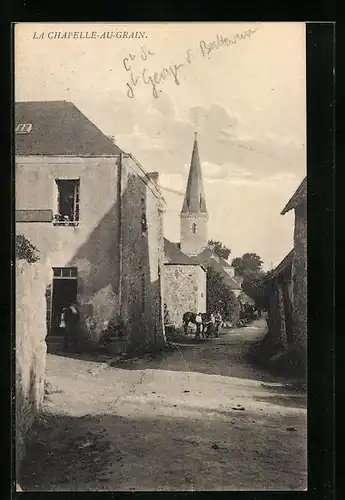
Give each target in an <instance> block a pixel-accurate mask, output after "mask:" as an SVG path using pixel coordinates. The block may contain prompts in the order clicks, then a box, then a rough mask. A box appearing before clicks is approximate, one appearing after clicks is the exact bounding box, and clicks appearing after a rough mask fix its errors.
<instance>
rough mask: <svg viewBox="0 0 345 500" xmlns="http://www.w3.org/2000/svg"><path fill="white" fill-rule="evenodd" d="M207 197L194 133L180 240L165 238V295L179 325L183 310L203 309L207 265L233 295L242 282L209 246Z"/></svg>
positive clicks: (174, 320)
mask: <svg viewBox="0 0 345 500" xmlns="http://www.w3.org/2000/svg"><path fill="white" fill-rule="evenodd" d="M208 221H209V216H208V212H207V207H206V197H205V192H204V187H203V179H202V171H201V165H200V158H199V150H198V142H197V137H196V134H195V139H194V146H193V152H192V159H191V164H190V169H189V174H188V181H187V187H186V192H185V196H184V200H183V205H182V210H181V213H180V242H179V243H173V242H170V241H169V240H165V246H164V248H165V264H164V274H165V280H164V282H165V284H164V297H165V299H164V300H165V303H166V307H167V310H168V312H169V315H170V319H171V323H172V324H173V325H174V326H181V324H182V316H183V313H184V312H187V311H191V312H195V313H197V312H206V306H207V296H206V290H207V272H206V271H207V268H208V267H212V268H213V269H214V270H215V271H216V272H218V273H219V274H220V275H221V276H222V277H223V279H224V283H225V284H226V285H227V286H228V287H229V288H230V289H231V290H232V291H233V292H234V294H235V295H236V296H238V295H239V294H240V293H241V283H240V282H239V281H237V280H236V279H235V278H234V269H233V267H232V266H231V265H230V264H229V263H228V262H227V261H226V260H224V259H222V258H221V257H219V256H218V255H217V254H216V253H215V252H214V250H213V249H212V248H210V247H209V246H208Z"/></svg>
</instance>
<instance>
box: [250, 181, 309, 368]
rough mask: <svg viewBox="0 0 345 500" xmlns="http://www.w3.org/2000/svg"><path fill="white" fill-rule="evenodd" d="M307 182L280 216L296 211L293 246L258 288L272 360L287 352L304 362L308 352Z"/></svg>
mask: <svg viewBox="0 0 345 500" xmlns="http://www.w3.org/2000/svg"><path fill="white" fill-rule="evenodd" d="M306 203H307V179H306V178H305V179H304V180H303V181H302V183H301V184H300V186H299V187H298V189H297V190H296V192H295V193H294V195H293V196H292V198H291V199H290V200H289V202H288V203H287V205H286V206H285V208H284V209H283V211H282V212H281V214H282V215H284V214H286V213H287V212H288V211H290V210H295V229H294V247H293V249H292V250H291V251H290V252H289V253H288V255H287V256H286V257H285V258H284V259H283V260H282V261H281V262H280V264H279V265H278V266H277V267H276V268H275V269H273V270H272V271H271V272H270V273H269V274H268V275H267V276H266V277H265V279H264V280H262V282H261V283H260V285H259V286H258V287H257V290H256V293H257V294H258V296H259V297H261V298H263V300H264V301H266V307H267V310H268V318H267V323H268V333H267V336H266V339H265V344H266V346H269V351H270V353H271V355H272V356H273V359H277V358H279V357H280V356H281V355H283V354H286V353H288V354H289V358H290V359H291V360H294V361H296V360H298V361H302V362H303V361H305V355H306V349H307V217H306V212H307V210H306Z"/></svg>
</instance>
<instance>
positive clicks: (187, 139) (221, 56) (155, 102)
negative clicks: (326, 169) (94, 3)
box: [15, 23, 306, 269]
mask: <svg viewBox="0 0 345 500" xmlns="http://www.w3.org/2000/svg"><path fill="white" fill-rule="evenodd" d="M69 33H70V34H69ZM92 33H93V34H92ZM68 37H69V38H68ZM129 37H131V38H129ZM235 42H236V43H235ZM305 53H306V52H305V24H304V23H132V24H125V25H124V24H104V23H99V24H90V23H84V24H72V23H69V24H62V23H56V24H44V23H39V24H37V23H20V24H17V25H16V28H15V100H16V101H46V100H67V101H71V102H73V103H74V104H75V105H76V106H77V107H78V108H79V109H80V110H81V111H82V112H83V113H84V114H85V115H86V116H87V117H88V118H89V119H90V120H91V121H93V123H94V124H95V125H97V127H99V128H100V129H101V130H102V132H104V133H105V134H106V135H110V136H113V137H114V138H115V142H116V144H117V145H118V146H119V147H120V148H121V149H122V150H124V151H125V152H128V153H131V154H133V155H134V156H135V157H136V159H137V160H138V161H139V162H140V163H141V165H142V166H143V167H144V168H145V170H146V171H148V172H153V171H157V172H159V184H160V186H161V188H162V193H163V195H164V198H165V201H166V211H165V215H164V232H165V236H166V237H167V238H169V239H171V240H172V241H179V235H180V221H179V213H180V211H181V208H182V202H183V193H184V191H185V188H186V183H187V176H188V168H189V164H190V160H191V154H192V148H193V141H194V133H195V132H197V134H198V135H197V136H198V145H199V155H200V160H201V167H202V172H203V178H204V189H205V193H206V201H207V208H208V212H209V238H211V239H216V240H221V241H222V242H223V243H224V244H225V245H226V246H227V247H228V248H230V249H231V255H230V258H229V260H231V259H232V258H235V257H238V256H241V255H243V254H244V253H246V252H256V253H257V254H258V255H260V257H261V258H262V260H263V261H264V268H265V269H269V268H271V267H272V266H275V265H277V264H278V263H279V262H280V261H281V260H282V259H283V258H284V256H285V255H286V254H287V253H288V252H289V251H290V250H291V248H292V245H293V213H292V212H290V213H288V214H286V215H284V216H282V215H280V212H281V211H282V209H283V208H284V206H285V204H286V203H287V201H288V200H289V199H290V198H291V196H292V195H293V193H294V191H295V190H296V188H297V187H298V185H299V184H300V182H301V181H302V179H303V178H304V177H305V175H306V144H305V143H306V69H305V63H306V60H305ZM155 74H156V76H154V75H155ZM155 81H156V83H155Z"/></svg>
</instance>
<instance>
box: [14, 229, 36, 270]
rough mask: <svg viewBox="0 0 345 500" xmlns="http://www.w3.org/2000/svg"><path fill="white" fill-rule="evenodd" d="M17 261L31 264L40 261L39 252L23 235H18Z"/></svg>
mask: <svg viewBox="0 0 345 500" xmlns="http://www.w3.org/2000/svg"><path fill="white" fill-rule="evenodd" d="M16 259H18V260H20V259H22V260H26V261H27V262H29V263H30V264H32V263H33V262H37V261H38V260H39V250H38V249H37V248H36V247H35V246H34V245H33V244H32V243H31V242H30V241H29V240H28V239H27V238H26V237H25V236H24V235H23V234H16Z"/></svg>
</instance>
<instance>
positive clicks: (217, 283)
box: [206, 267, 240, 324]
mask: <svg viewBox="0 0 345 500" xmlns="http://www.w3.org/2000/svg"><path fill="white" fill-rule="evenodd" d="M206 276H207V278H206V280H207V281H206V282H207V310H208V311H209V312H212V311H214V310H216V309H219V310H220V312H221V314H222V316H223V318H224V319H226V320H228V321H231V322H232V323H233V324H236V323H237V322H238V320H239V311H240V304H239V301H238V299H237V298H236V296H235V294H234V293H233V292H232V291H231V290H230V288H229V287H228V286H227V285H226V284H225V282H224V280H223V277H222V275H221V274H219V273H218V272H217V271H215V270H214V269H213V268H212V267H208V268H207V275H206Z"/></svg>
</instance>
